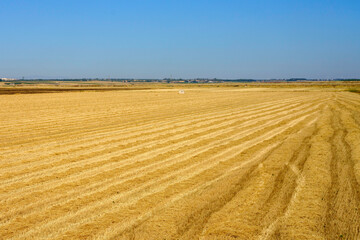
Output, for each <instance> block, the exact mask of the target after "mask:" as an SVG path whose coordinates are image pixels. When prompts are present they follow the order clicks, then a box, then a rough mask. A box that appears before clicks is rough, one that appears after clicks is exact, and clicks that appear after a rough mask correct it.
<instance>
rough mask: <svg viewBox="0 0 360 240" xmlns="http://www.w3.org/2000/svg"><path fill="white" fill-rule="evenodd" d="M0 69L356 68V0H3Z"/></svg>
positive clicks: (298, 71) (347, 71)
mask: <svg viewBox="0 0 360 240" xmlns="http://www.w3.org/2000/svg"><path fill="white" fill-rule="evenodd" d="M0 32H1V37H0V77H23V76H24V77H25V78H38V77H40V78H57V77H60V78H71V77H74V78H83V77H94V78H95V77H99V78H103V77H112V78H127V77H129V78H165V77H170V76H172V77H173V78H193V77H210V78H212V77H216V78H257V79H259V78H291V77H306V78H347V77H360V1H358V0H337V1H330V0H312V1H310V0H302V1H295V0H283V1H280V0H279V1H270V0H268V1H265V0H263V1H261V0H248V1H241V0H238V1H235V0H233V1H230V0H222V1H220V0H219V1H215V0H213V1H211V0H208V1H203V0H196V1H194V0H192V1H188V0H179V1H175V0H173V1H172V0H167V1H158V0H152V1H149V0H148V1H146V0H143V1H137V0H132V1H130V0H128V1H121V0H119V1H109V0H103V1H100V0H99V1H91V0H87V1H82V0H72V1H69V0H62V1H55V0H47V1H45V0H43V1H41V0H23V1H19V0H0Z"/></svg>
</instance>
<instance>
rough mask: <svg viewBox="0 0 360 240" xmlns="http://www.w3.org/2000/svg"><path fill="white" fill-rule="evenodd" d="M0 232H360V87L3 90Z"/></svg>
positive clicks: (245, 235)
mask: <svg viewBox="0 0 360 240" xmlns="http://www.w3.org/2000/svg"><path fill="white" fill-rule="evenodd" d="M0 103H1V108H0V123H1V124H0V129H1V130H0V152H1V156H0V166H1V167H0V239H235V238H238V239H360V95H359V94H356V93H350V92H330V91H329V92H326V91H301V92H300V91H291V90H286V91H285V90H281V91H276V90H264V91H262V90H261V89H259V90H252V91H244V90H235V89H233V90H231V89H225V88H224V89H222V88H219V89H216V88H212V89H211V88H209V89H189V90H186V92H185V94H178V90H176V89H166V90H155V89H153V90H132V91H108V92H63V93H42V94H15V95H1V96H0Z"/></svg>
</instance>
